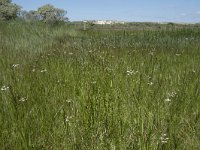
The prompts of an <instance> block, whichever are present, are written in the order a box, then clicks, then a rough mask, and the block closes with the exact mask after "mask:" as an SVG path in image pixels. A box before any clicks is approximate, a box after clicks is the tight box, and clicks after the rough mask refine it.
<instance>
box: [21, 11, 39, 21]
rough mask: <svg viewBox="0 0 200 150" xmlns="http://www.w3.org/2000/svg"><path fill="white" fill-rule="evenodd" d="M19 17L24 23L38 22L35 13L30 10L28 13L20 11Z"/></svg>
mask: <svg viewBox="0 0 200 150" xmlns="http://www.w3.org/2000/svg"><path fill="white" fill-rule="evenodd" d="M20 17H21V18H22V19H24V20H26V21H36V20H39V16H38V13H37V11H34V10H30V11H21V13H20Z"/></svg>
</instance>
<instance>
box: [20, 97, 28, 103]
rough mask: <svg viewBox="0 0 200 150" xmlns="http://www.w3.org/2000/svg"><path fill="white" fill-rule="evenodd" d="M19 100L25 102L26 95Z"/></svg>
mask: <svg viewBox="0 0 200 150" xmlns="http://www.w3.org/2000/svg"><path fill="white" fill-rule="evenodd" d="M19 101H20V102H25V101H27V98H26V97H22V98H20V99H19Z"/></svg>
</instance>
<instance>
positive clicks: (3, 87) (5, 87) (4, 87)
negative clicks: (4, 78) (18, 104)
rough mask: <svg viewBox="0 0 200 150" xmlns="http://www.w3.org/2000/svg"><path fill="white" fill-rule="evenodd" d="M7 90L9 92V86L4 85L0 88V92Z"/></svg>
mask: <svg viewBox="0 0 200 150" xmlns="http://www.w3.org/2000/svg"><path fill="white" fill-rule="evenodd" d="M7 90H9V86H6V85H4V86H2V87H1V91H7Z"/></svg>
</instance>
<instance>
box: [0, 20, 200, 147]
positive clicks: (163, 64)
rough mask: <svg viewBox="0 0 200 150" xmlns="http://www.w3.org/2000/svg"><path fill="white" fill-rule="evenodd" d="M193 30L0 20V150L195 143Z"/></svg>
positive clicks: (197, 108) (198, 93)
mask: <svg viewBox="0 0 200 150" xmlns="http://www.w3.org/2000/svg"><path fill="white" fill-rule="evenodd" d="M199 64H200V29H199V28H178V29H177V28H173V27H170V28H163V29H158V30H150V29H148V30H111V29H110V30H92V29H91V30H86V31H83V30H75V29H74V28H73V27H72V26H67V25H59V26H54V27H53V26H47V25H44V24H40V23H23V22H7V23H5V22H4V23H3V22H2V23H0V88H1V90H0V108H1V109H0V148H1V149H5V150H11V149H19V150H21V149H36V150H41V149H45V150H51V149H52V150H56V149H58V150H60V149H63V150H65V149H66V150H73V149H75V150H126V149H127V150H156V149H158V150H160V149H162V150H175V149H178V150H179V149H184V150H198V149H199V147H200V142H199V141H200V65H199Z"/></svg>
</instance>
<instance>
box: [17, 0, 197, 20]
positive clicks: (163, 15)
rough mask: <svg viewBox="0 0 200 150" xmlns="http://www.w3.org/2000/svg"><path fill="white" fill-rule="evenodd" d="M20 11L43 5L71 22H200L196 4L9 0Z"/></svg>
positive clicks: (180, 0) (189, 0) (188, 0)
mask: <svg viewBox="0 0 200 150" xmlns="http://www.w3.org/2000/svg"><path fill="white" fill-rule="evenodd" d="M13 2H14V3H16V4H18V5H21V6H22V7H23V10H36V9H37V8H38V7H40V6H42V5H44V4H52V5H54V6H55V7H58V8H62V9H65V10H67V12H68V14H67V16H68V17H69V19H70V20H71V21H78V20H121V21H151V22H200V0H98V1H97V0H13Z"/></svg>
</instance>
